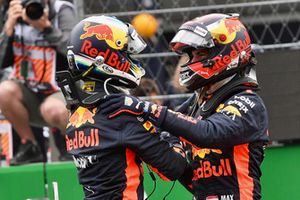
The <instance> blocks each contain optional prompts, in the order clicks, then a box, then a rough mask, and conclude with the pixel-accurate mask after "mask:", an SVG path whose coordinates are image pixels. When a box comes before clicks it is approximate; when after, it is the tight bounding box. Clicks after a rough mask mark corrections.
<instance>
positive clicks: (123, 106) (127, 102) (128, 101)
mask: <svg viewBox="0 0 300 200" xmlns="http://www.w3.org/2000/svg"><path fill="white" fill-rule="evenodd" d="M166 111H167V108H166V107H163V106H158V105H156V104H153V103H150V102H148V101H141V100H139V99H138V98H136V97H133V96H130V95H126V94H124V93H119V94H111V95H108V96H106V97H105V98H104V100H103V102H102V103H101V104H100V113H102V114H105V115H106V114H108V118H114V117H116V116H118V115H120V114H127V115H128V114H129V115H134V116H137V117H142V118H143V119H144V120H149V121H151V122H152V123H153V124H154V125H156V126H160V125H161V123H162V121H163V119H164V117H165V114H166Z"/></svg>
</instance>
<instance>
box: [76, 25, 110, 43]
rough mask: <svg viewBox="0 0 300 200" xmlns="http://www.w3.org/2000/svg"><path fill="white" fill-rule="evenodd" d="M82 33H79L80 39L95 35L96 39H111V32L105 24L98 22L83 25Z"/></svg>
mask: <svg viewBox="0 0 300 200" xmlns="http://www.w3.org/2000/svg"><path fill="white" fill-rule="evenodd" d="M83 30H84V31H85V33H84V34H82V35H80V39H81V40H83V39H86V38H88V37H93V36H96V38H97V39H98V40H110V41H113V32H112V30H111V28H110V27H109V26H107V25H104V24H100V25H95V26H90V23H86V24H85V25H84V27H83Z"/></svg>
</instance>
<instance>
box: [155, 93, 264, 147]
mask: <svg viewBox="0 0 300 200" xmlns="http://www.w3.org/2000/svg"><path fill="white" fill-rule="evenodd" d="M241 99H244V100H241ZM245 99H247V100H245ZM165 112H166V114H165V118H164V120H163V122H162V124H161V128H162V129H163V130H168V131H170V132H171V133H172V134H174V135H176V136H180V137H182V138H184V139H185V140H187V141H189V142H191V143H192V144H194V145H196V146H201V147H208V148H221V147H226V146H232V145H236V144H242V143H247V142H251V141H255V140H266V141H267V137H266V131H267V126H268V122H267V119H268V117H267V113H266V109H265V107H264V105H263V104H262V102H261V100H260V98H259V97H258V96H257V95H255V94H247V93H243V94H238V95H235V96H233V97H231V98H230V99H229V100H227V101H226V102H225V103H224V104H223V105H222V106H221V107H219V109H217V112H216V113H214V114H213V115H211V116H210V117H208V118H206V119H204V120H201V119H196V118H192V117H189V116H186V115H183V114H181V113H176V112H173V111H170V110H168V111H165Z"/></svg>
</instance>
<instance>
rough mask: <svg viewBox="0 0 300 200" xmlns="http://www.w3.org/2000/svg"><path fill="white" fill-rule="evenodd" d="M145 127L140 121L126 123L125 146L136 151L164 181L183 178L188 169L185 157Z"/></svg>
mask: <svg viewBox="0 0 300 200" xmlns="http://www.w3.org/2000/svg"><path fill="white" fill-rule="evenodd" d="M143 126H144V125H143V124H141V123H140V122H138V121H135V122H134V123H126V130H127V131H124V133H125V134H123V135H122V137H123V138H122V141H123V145H124V146H128V147H129V148H130V149H132V150H133V151H135V152H136V154H137V155H138V156H139V157H140V158H141V159H142V160H143V161H144V162H145V163H147V164H148V165H149V166H150V168H151V169H152V170H153V171H154V172H156V173H157V174H158V175H159V176H160V177H161V178H163V179H164V180H176V179H178V178H179V177H181V176H182V174H183V173H184V172H185V170H186V167H187V161H186V159H185V157H184V156H182V154H181V153H177V152H176V151H175V150H174V149H173V147H172V146H170V145H169V143H168V142H165V141H161V140H160V136H159V135H158V134H151V133H149V132H148V131H147V130H146V128H144V127H143ZM149 130H152V128H150V129H149Z"/></svg>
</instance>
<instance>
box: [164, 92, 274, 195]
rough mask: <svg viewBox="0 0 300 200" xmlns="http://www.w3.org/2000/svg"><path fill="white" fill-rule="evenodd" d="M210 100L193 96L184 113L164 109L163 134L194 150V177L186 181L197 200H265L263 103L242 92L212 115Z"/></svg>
mask: <svg viewBox="0 0 300 200" xmlns="http://www.w3.org/2000/svg"><path fill="white" fill-rule="evenodd" d="M211 99H213V95H212V96H208V97H207V98H206V100H204V102H203V103H201V104H200V105H198V102H197V101H198V97H197V95H194V96H193V97H191V98H190V99H188V100H187V101H186V102H185V103H184V104H183V105H182V106H181V108H179V112H173V111H171V110H166V108H163V109H161V113H160V115H161V116H164V117H161V118H163V120H162V123H161V125H160V127H161V128H162V130H166V131H168V132H170V133H171V134H173V135H175V136H178V137H180V138H181V139H182V140H183V141H186V143H187V144H188V146H190V147H191V154H190V159H191V162H190V165H191V167H192V169H193V173H191V174H190V177H185V178H184V181H183V182H184V184H185V185H187V186H188V187H189V189H191V190H192V192H193V194H194V198H195V199H197V200H207V199H210V200H220V199H230V200H253V199H261V186H260V177H261V170H260V165H261V163H262V161H263V158H264V147H265V144H266V143H267V142H268V140H269V138H268V116H267V111H266V108H265V106H264V103H263V101H262V99H261V98H260V97H259V96H258V95H257V94H256V93H255V92H253V91H252V90H242V91H238V92H237V93H235V94H232V95H230V96H228V97H226V98H225V99H224V100H222V101H221V102H220V103H218V104H217V106H216V108H215V109H213V111H212V112H210V113H209V112H206V111H207V110H205V109H204V108H205V104H208V103H210V101H211ZM158 115H159V114H158ZM189 181H190V183H189ZM190 184H191V185H190Z"/></svg>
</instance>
